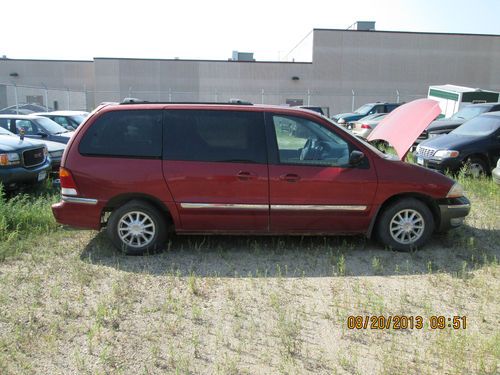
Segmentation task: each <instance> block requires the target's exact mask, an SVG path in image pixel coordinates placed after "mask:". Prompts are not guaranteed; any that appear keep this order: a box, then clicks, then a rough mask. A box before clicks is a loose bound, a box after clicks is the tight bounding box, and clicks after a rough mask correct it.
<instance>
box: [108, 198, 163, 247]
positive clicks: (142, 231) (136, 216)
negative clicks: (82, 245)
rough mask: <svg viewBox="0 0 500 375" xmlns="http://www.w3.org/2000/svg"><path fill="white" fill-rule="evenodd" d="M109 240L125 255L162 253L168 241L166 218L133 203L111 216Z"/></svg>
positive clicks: (143, 205) (147, 206) (145, 204)
mask: <svg viewBox="0 0 500 375" xmlns="http://www.w3.org/2000/svg"><path fill="white" fill-rule="evenodd" d="M107 231H108V236H109V238H110V239H111V241H112V242H113V244H114V245H115V246H116V247H117V248H118V249H119V250H121V251H123V252H124V253H125V254H128V255H141V254H144V253H146V252H151V251H156V250H160V249H161V248H162V247H163V246H164V244H165V241H166V238H167V224H166V221H165V217H164V215H162V213H161V212H160V211H158V210H157V209H156V208H155V207H154V206H152V205H151V204H149V203H146V202H143V201H137V200H134V201H130V202H128V203H126V204H124V205H123V206H121V207H119V208H117V209H116V210H114V211H113V212H112V213H111V216H110V218H109V221H108V227H107Z"/></svg>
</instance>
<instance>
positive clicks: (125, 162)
mask: <svg viewBox="0 0 500 375" xmlns="http://www.w3.org/2000/svg"><path fill="white" fill-rule="evenodd" d="M291 128H295V129H302V130H301V131H299V132H297V134H300V136H294V135H292V134H291V133H290V129H291ZM60 181H61V194H62V200H61V202H59V203H57V204H55V205H53V206H52V211H53V213H54V216H55V218H56V220H57V221H58V222H59V223H61V224H65V225H69V226H75V227H80V228H89V229H97V230H98V229H100V228H102V227H104V226H106V227H107V232H108V235H109V237H110V238H111V240H112V242H113V244H114V245H115V246H116V247H117V248H119V249H121V250H122V251H124V252H125V253H127V254H142V253H144V252H146V251H150V250H154V249H159V248H161V247H162V246H164V244H165V242H166V238H167V235H168V229H169V228H172V229H173V230H174V231H175V232H177V233H179V234H200V233H217V234H224V233H225V234H289V235H290V234H294V235H304V234H306V235H310V234H322V235H323V234H359V233H361V234H365V235H367V236H368V237H370V236H372V235H373V236H376V237H378V238H379V239H380V241H381V242H382V243H383V244H385V245H386V246H388V247H391V248H394V249H398V250H409V249H412V248H415V247H420V246H422V245H423V244H424V243H426V242H427V241H428V240H429V238H430V236H431V234H432V233H433V232H434V231H437V230H439V231H444V230H448V229H450V228H452V227H457V226H459V225H461V223H462V222H463V219H464V217H465V216H466V215H467V214H468V212H469V209H470V207H469V201H468V200H467V198H465V197H464V196H463V189H462V188H461V187H460V185H459V184H457V183H455V181H453V180H452V179H450V178H448V177H446V176H444V175H441V174H439V173H435V172H433V171H430V170H427V169H425V168H421V167H419V166H416V165H413V164H408V163H404V162H401V161H400V160H397V159H394V158H393V157H392V156H388V155H386V154H384V153H381V152H379V151H378V150H377V149H376V148H374V147H372V146H371V145H370V144H368V143H366V142H364V141H362V140H360V139H359V138H357V137H354V136H353V135H352V134H350V133H349V132H348V131H347V130H344V129H342V128H340V127H338V126H336V125H335V124H334V123H333V122H331V121H330V120H328V119H327V118H326V117H324V116H321V115H320V114H316V113H314V112H312V111H305V110H301V109H294V108H284V107H273V106H260V105H241V104H238V105H230V104H227V105H211V104H185V103H184V104H181V103H179V104H165V103H163V104H160V103H158V104H154V103H137V104H115V105H110V104H106V105H103V106H100V107H99V108H98V109H97V110H96V111H94V113H93V114H92V115H91V116H90V117H89V118H88V119H87V120H86V121H85V122H84V123H83V124H82V126H80V127H79V128H78V129H77V130H76V133H75V136H74V137H72V139H71V140H70V142H69V143H68V146H67V150H66V152H65V153H64V156H63V160H62V164H61V171H60Z"/></svg>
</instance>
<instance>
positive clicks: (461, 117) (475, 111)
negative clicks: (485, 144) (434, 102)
mask: <svg viewBox="0 0 500 375" xmlns="http://www.w3.org/2000/svg"><path fill="white" fill-rule="evenodd" d="M495 111H500V103H481V104H470V105H467V106H465V107H463V108H462V109H461V110H459V111H458V112H457V113H455V114H454V115H453V116H451V117H450V118H448V119H441V120H436V121H433V122H432V123H431V124H430V125H429V126H428V127H427V129H425V130H424V131H423V132H422V134H421V135H420V136H419V137H418V139H417V141H416V143H420V142H422V141H424V140H426V139H428V138H434V137H437V136H439V135H443V134H448V133H449V132H451V131H452V130H453V129H456V128H458V127H459V126H460V125H462V124H463V123H464V122H466V121H468V120H470V119H473V118H474V117H476V116H479V115H480V114H482V113H487V112H495Z"/></svg>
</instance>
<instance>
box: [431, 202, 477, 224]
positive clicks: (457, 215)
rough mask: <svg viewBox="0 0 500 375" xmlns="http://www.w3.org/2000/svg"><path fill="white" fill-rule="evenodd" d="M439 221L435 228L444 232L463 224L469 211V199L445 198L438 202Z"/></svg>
mask: <svg viewBox="0 0 500 375" xmlns="http://www.w3.org/2000/svg"><path fill="white" fill-rule="evenodd" d="M439 212H440V217H441V221H440V223H439V226H438V227H437V230H438V231H439V232H445V231H447V230H449V229H452V228H456V227H459V226H461V225H462V224H463V222H464V219H465V217H466V216H467V215H468V214H469V212H470V201H469V200H468V199H467V198H466V197H460V198H454V199H447V200H445V201H443V202H440V204H439Z"/></svg>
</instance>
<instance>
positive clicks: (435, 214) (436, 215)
mask: <svg viewBox="0 0 500 375" xmlns="http://www.w3.org/2000/svg"><path fill="white" fill-rule="evenodd" d="M405 198H414V199H418V200H419V201H421V202H422V203H424V204H425V205H426V206H427V207H428V208H429V209H430V210H431V213H432V218H433V219H434V223H439V222H440V220H441V217H440V212H439V207H438V205H437V203H436V202H435V200H434V199H432V198H431V197H429V196H428V195H425V194H419V193H403V194H398V195H393V196H392V197H390V198H388V199H386V200H385V202H384V203H382V204H381V205H380V207H379V209H378V211H377V213H376V214H375V216H374V218H373V219H372V222H371V223H370V228H369V229H368V237H369V238H370V237H371V236H372V234H373V231H374V229H375V228H376V226H377V224H378V219H379V217H380V215H381V214H382V212H384V211H385V209H386V208H387V207H388V206H390V205H391V204H393V203H394V202H397V201H398V200H400V199H405Z"/></svg>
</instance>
